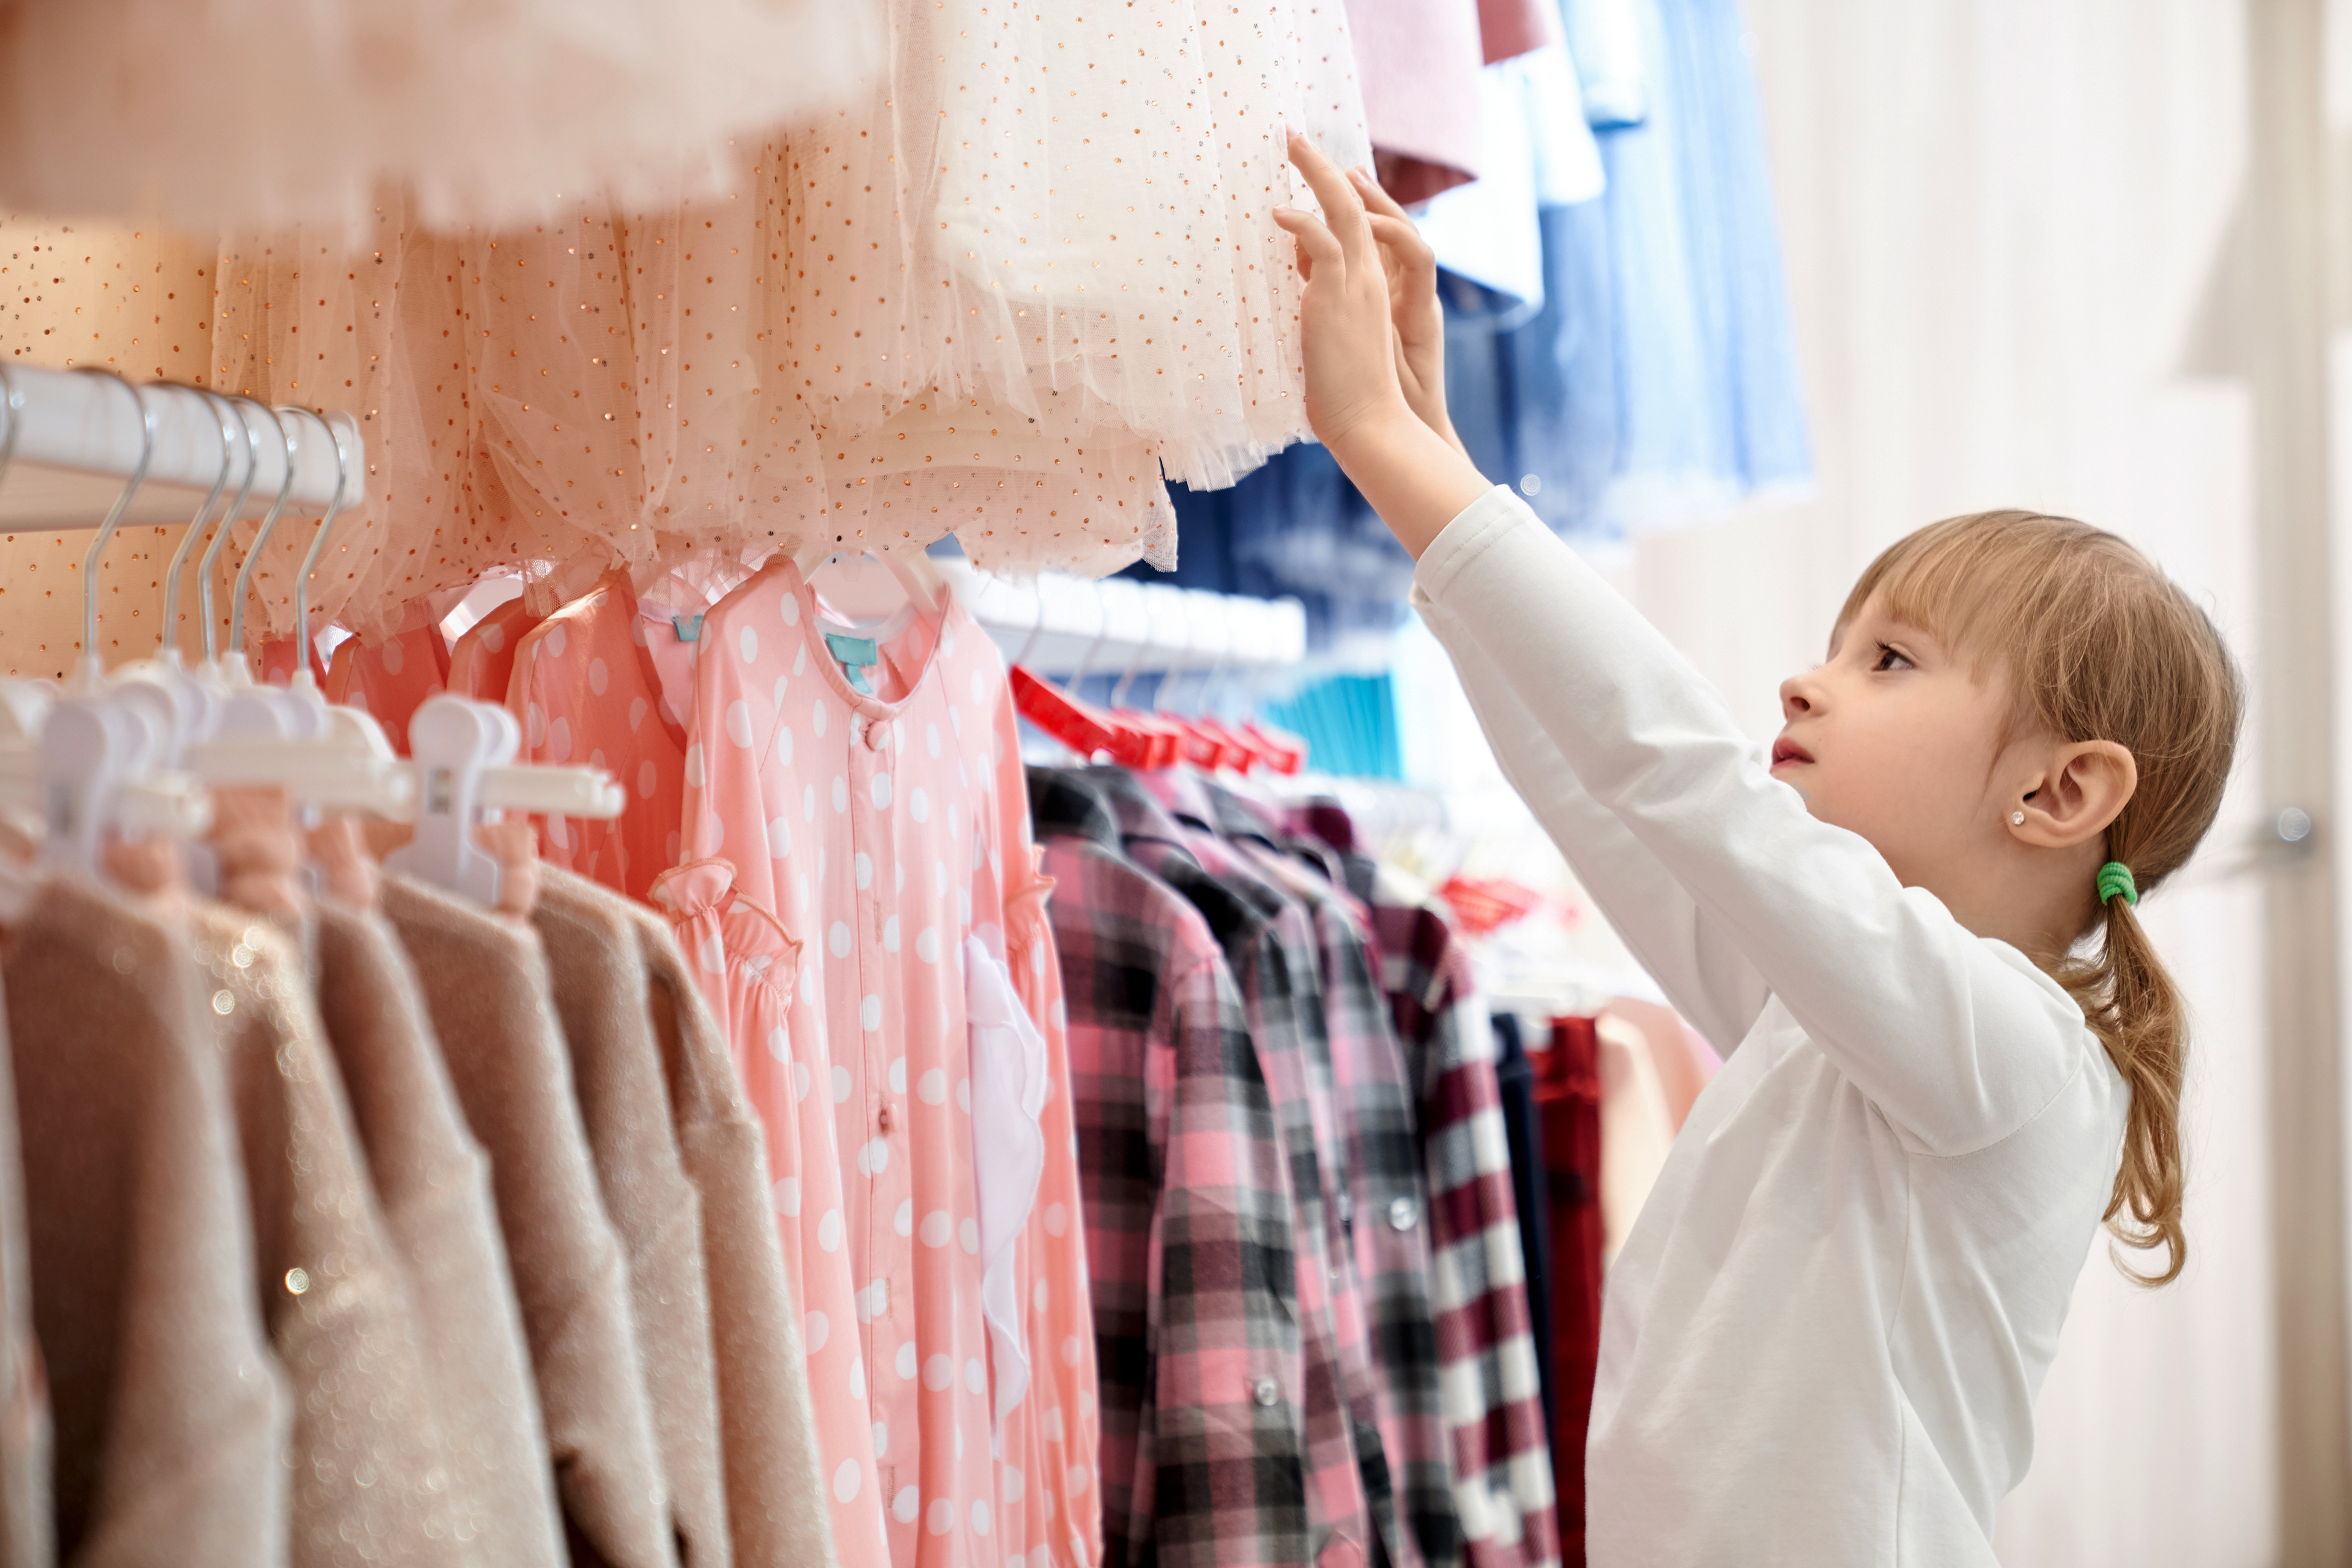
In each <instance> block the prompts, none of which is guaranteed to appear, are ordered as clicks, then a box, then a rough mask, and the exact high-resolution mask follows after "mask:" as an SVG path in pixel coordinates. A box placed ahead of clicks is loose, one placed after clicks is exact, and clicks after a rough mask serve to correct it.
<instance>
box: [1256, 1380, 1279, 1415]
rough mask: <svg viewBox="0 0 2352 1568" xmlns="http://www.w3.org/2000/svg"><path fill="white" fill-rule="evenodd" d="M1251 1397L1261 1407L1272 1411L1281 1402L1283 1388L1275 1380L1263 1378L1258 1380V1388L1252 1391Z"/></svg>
mask: <svg viewBox="0 0 2352 1568" xmlns="http://www.w3.org/2000/svg"><path fill="white" fill-rule="evenodd" d="M1250 1396H1251V1397H1252V1398H1254V1399H1255V1400H1256V1401H1257V1402H1258V1403H1259V1404H1260V1405H1263V1406H1266V1407H1267V1408H1268V1409H1271V1408H1273V1407H1274V1406H1276V1404H1278V1403H1280V1402H1281V1399H1282V1388H1281V1385H1278V1384H1276V1382H1275V1380H1274V1379H1273V1378H1271V1377H1261V1378H1259V1379H1258V1380H1257V1386H1256V1387H1255V1388H1253V1389H1251V1390H1250Z"/></svg>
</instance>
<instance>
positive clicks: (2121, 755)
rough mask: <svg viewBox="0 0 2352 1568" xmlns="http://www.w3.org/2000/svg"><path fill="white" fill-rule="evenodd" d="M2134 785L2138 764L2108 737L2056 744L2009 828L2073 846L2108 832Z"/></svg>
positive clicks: (2028, 838) (2039, 840)
mask: <svg viewBox="0 0 2352 1568" xmlns="http://www.w3.org/2000/svg"><path fill="white" fill-rule="evenodd" d="M2138 788H2139V764H2138V763H2137V762H2135V761H2134V760H2133V759H2132V754H2131V753H2130V752H2129V751H2127V750H2126V749H2125V748H2124V747H2121V746H2118V745H2116V743H2115V742H2114V741H2112V740H2077V741H2071V742H2068V743H2067V744H2065V745H2063V746H2061V747H2057V749H2056V750H2055V752H2054V753H2053V755H2052V757H2051V758H2050V764H2049V769H2048V771H2047V772H2045V773H2044V774H2043V775H2042V779H2041V781H2040V782H2039V784H2037V785H2036V787H2035V788H2034V789H2032V791H2031V792H2029V793H2028V794H2027V795H2026V797H2025V798H2024V800H2022V801H2021V802H2020V803H2019V806H2018V808H2017V809H2018V810H2021V811H2022V813H2023V815H2024V817H2025V821H2023V822H2016V821H2014V818H2012V820H2011V821H2012V826H2011V831H2012V832H2014V833H2015V834H2016V835H2017V836H2018V837H2019V838H2020V839H2021V840H2022V841H2025V842H2027V843H2030V844H2035V845H2039V846H2041V847H2042V848H2044V849H2072V848H2073V847H2074V845H2076V844H2081V843H2088V842H2089V841H2091V840H2093V839H2095V838H2097V837H2098V836H2099V835H2100V834H2101V833H2104V832H2105V831H2107V827H2108V824H2110V823H2112V822H2113V821H2115V820H2116V818H2117V817H2119V816H2121V815H2122V814H2123V810H2124V808H2125V807H2126V805H2128V804H2130V803H2131V798H2132V792H2133V791H2134V790H2136V789H2138Z"/></svg>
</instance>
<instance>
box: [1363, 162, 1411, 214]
mask: <svg viewBox="0 0 2352 1568" xmlns="http://www.w3.org/2000/svg"><path fill="white" fill-rule="evenodd" d="M1348 179H1349V183H1352V184H1353V185H1354V186H1355V187H1356V194H1358V195H1359V196H1361V197H1362V198H1363V199H1364V208H1365V210H1366V211H1367V212H1370V213H1371V214H1374V215H1376V216H1387V217H1391V218H1395V219H1397V220H1399V221H1400V222H1402V223H1407V224H1410V223H1411V222H1412V216H1411V215H1410V214H1407V213H1406V212H1405V210H1404V209H1403V208H1402V207H1401V206H1399V205H1397V199H1396V198H1395V197H1394V196H1391V195H1390V194H1389V193H1387V192H1386V191H1383V190H1382V189H1381V183H1380V182H1379V181H1378V180H1375V179H1373V178H1372V175H1371V171H1370V170H1369V169H1350V170H1349V171H1348Z"/></svg>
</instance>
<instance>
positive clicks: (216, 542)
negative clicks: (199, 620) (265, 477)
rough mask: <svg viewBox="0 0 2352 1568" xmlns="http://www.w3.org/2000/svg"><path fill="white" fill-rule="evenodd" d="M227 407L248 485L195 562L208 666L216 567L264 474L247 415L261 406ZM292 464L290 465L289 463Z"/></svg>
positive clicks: (213, 641) (239, 403) (212, 652)
mask: <svg viewBox="0 0 2352 1568" xmlns="http://www.w3.org/2000/svg"><path fill="white" fill-rule="evenodd" d="M228 404H229V410H230V412H231V413H235V414H236V423H237V425H238V428H240V429H242V430H243V431H244V432H245V482H244V483H243V484H241V485H239V486H237V487H236V500H234V501H231V502H230V503H229V505H228V510H227V511H226V513H224V514H223V515H222V517H221V526H220V531H219V532H218V533H215V535H213V542H212V543H210V544H208V545H206V546H205V558H204V559H203V560H201V561H199V562H197V563H196V600H197V603H198V605H199V607H200V608H201V609H202V610H203V612H204V620H205V664H217V663H218V661H219V658H220V649H219V647H218V645H217V644H218V643H219V631H218V625H217V622H215V620H214V618H213V566H214V564H215V562H217V561H218V560H219V559H220V552H221V547H222V546H224V545H226V544H227V543H228V536H229V535H230V533H232V532H233V531H235V529H236V520H237V519H238V518H239V517H243V516H245V503H246V501H247V498H248V497H251V496H252V494H253V482H254V480H255V479H257V477H259V476H260V474H261V437H259V436H258V435H256V434H254V433H253V421H251V420H250V419H247V417H246V414H245V411H246V410H247V409H248V408H259V407H260V406H261V405H260V404H259V403H257V402H254V401H253V400H252V399H251V398H249V397H231V398H230V399H229V400H228ZM278 434H279V435H280V436H281V438H282V437H283V435H284V434H285V433H284V432H283V431H280V432H279V433H278ZM289 457H290V455H289ZM289 466H290V462H289Z"/></svg>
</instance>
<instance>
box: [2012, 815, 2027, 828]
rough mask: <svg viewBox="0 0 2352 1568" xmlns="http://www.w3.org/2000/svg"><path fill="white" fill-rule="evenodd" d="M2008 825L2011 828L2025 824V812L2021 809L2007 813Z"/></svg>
mask: <svg viewBox="0 0 2352 1568" xmlns="http://www.w3.org/2000/svg"><path fill="white" fill-rule="evenodd" d="M2009 825H2010V826H2011V827H2012V828H2021V827H2023V826H2025V813H2024V812H2022V811H2011V813H2010V814H2009Z"/></svg>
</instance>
